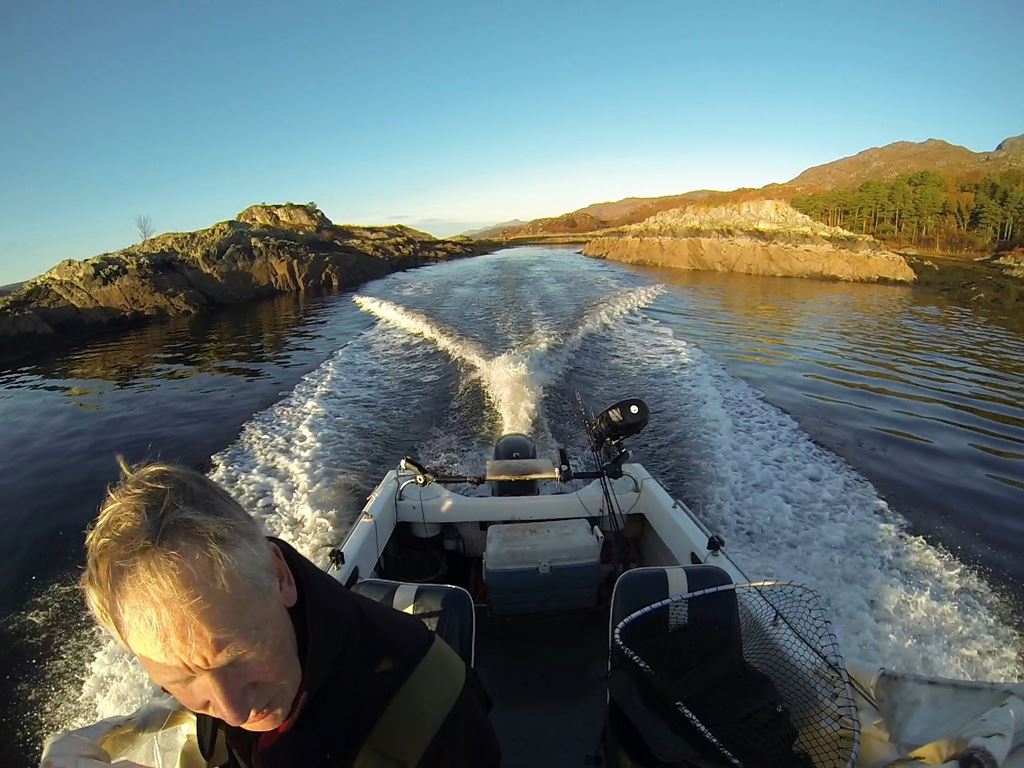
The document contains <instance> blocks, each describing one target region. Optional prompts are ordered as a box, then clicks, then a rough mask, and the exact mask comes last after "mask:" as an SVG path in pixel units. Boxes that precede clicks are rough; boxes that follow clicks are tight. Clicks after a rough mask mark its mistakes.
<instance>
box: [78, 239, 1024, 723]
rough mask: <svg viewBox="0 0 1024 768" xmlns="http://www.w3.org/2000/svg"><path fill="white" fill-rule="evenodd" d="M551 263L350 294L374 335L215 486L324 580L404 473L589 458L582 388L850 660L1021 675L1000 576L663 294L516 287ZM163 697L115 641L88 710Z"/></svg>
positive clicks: (589, 278)
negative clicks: (403, 465)
mask: <svg viewBox="0 0 1024 768" xmlns="http://www.w3.org/2000/svg"><path fill="white" fill-rule="evenodd" d="M546 255H547V254H545V253H544V252H540V253H539V256H538V255H536V254H535V255H531V254H529V253H527V254H525V255H523V254H521V253H516V254H514V255H510V256H506V257H502V258H504V259H505V260H504V261H502V260H500V259H499V257H498V256H497V255H496V256H494V257H481V258H480V259H479V260H474V262H473V263H472V265H468V266H467V265H459V268H460V269H463V270H476V271H464V272H460V273H459V275H460V280H459V281H449V276H450V275H451V274H452V273H451V272H450V271H446V270H449V269H454V267H453V266H452V265H443V266H441V267H437V268H434V267H431V268H429V269H428V270H423V271H421V272H420V273H419V274H406V275H398V276H392V277H390V278H386V279H384V280H382V281H380V282H378V283H377V284H375V286H374V293H375V294H377V295H375V296H370V295H366V294H364V295H360V296H357V297H355V298H354V301H355V302H356V304H357V305H358V306H359V307H360V309H361V310H363V311H364V312H366V313H368V314H370V315H372V316H373V317H375V318H377V319H378V320H379V322H378V323H376V324H375V325H374V326H372V327H371V328H369V329H368V330H366V331H365V332H364V333H363V334H362V335H361V336H359V337H357V338H356V339H354V340H353V341H352V342H351V343H349V344H348V345H347V346H345V347H343V348H342V349H340V350H338V351H337V352H336V353H335V354H334V355H333V356H332V357H331V358H329V359H328V360H327V361H325V362H324V364H323V365H322V366H321V367H320V368H318V369H317V370H315V371H313V372H311V373H310V374H308V375H307V376H306V377H305V378H304V379H303V380H302V381H301V382H300V383H299V384H298V386H296V387H295V389H294V390H292V391H291V392H290V393H286V394H285V395H284V397H283V399H282V400H281V401H280V402H278V403H277V404H276V405H274V406H272V407H271V408H269V409H267V410H265V411H263V412H261V413H258V414H256V415H255V416H254V417H253V418H252V419H251V420H250V421H249V422H248V423H247V424H246V426H245V427H244V428H243V430H242V433H241V434H240V436H239V437H238V439H237V440H236V441H235V442H234V443H233V444H232V445H230V446H229V447H228V448H226V449H225V450H224V451H222V452H221V453H219V454H217V455H216V456H214V457H213V464H214V466H213V471H212V477H213V478H214V479H216V480H218V481H219V482H221V483H223V484H224V485H225V486H226V487H227V488H228V489H229V490H230V491H231V492H232V493H233V494H235V495H236V497H237V498H239V500H240V501H241V502H242V503H243V504H244V505H245V506H246V507H247V508H248V509H250V510H252V511H253V512H254V513H255V514H256V515H257V516H258V517H259V518H260V519H261V521H262V522H263V524H264V526H265V527H266V529H267V531H268V532H269V533H271V534H274V535H279V536H281V537H283V538H285V539H287V540H289V541H290V542H291V543H293V544H294V545H295V546H296V547H297V548H298V549H299V550H300V551H302V552H303V553H304V554H306V555H307V556H309V557H310V558H312V559H313V560H314V561H316V562H318V563H320V564H325V563H326V559H327V551H328V549H329V548H330V547H332V546H336V545H337V544H338V542H340V541H341V540H342V539H343V537H344V535H345V533H346V532H347V530H348V528H349V526H350V524H351V521H352V519H353V518H354V516H355V515H356V514H358V511H359V509H360V508H361V507H362V502H363V499H364V497H365V495H366V493H367V492H368V491H369V490H370V489H371V488H373V486H374V485H375V484H376V482H377V481H378V480H379V478H380V476H381V474H382V473H383V471H384V470H385V469H386V468H388V467H392V466H394V465H395V463H396V462H397V460H398V459H399V458H401V456H403V455H416V456H418V457H419V458H420V459H422V460H424V461H425V462H427V463H429V464H434V465H438V466H445V467H453V466H462V467H464V468H465V471H477V468H478V467H479V466H480V465H481V464H482V462H483V461H484V460H485V458H486V455H487V453H488V451H489V450H490V448H491V446H492V445H493V441H494V439H495V438H496V437H497V436H498V435H499V434H501V433H504V432H510V431H521V432H527V433H530V434H533V435H534V436H536V437H538V438H539V439H538V444H539V448H540V449H541V450H542V451H549V450H550V449H551V448H553V446H555V445H558V444H561V445H566V446H567V447H569V448H570V450H571V451H577V452H578V451H579V450H581V449H582V448H584V447H585V446H584V443H583V441H582V438H581V434H580V432H579V429H578V428H577V427H576V425H577V424H578V422H577V420H576V417H575V402H574V400H573V399H572V397H571V394H570V393H571V392H572V391H573V390H579V391H581V392H584V393H585V394H586V395H587V396H588V399H589V400H590V401H591V402H592V403H594V404H595V405H606V404H608V403H611V402H613V401H615V400H617V399H620V398H621V397H623V396H625V395H638V396H642V397H644V399H645V400H647V402H648V404H649V405H650V406H651V412H652V418H651V423H650V426H649V427H648V429H647V430H646V431H645V432H644V435H643V438H642V439H641V440H638V441H637V445H636V449H637V454H638V458H639V459H640V460H641V461H643V463H644V464H645V465H646V466H647V467H648V468H649V469H650V470H651V472H652V474H655V475H656V476H658V477H659V479H661V480H662V481H663V482H664V483H665V484H666V486H667V487H669V488H670V489H672V490H673V491H674V492H675V493H676V494H677V495H679V496H681V497H682V498H684V500H686V501H687V503H688V504H690V505H691V506H692V507H693V508H694V509H695V511H696V512H697V513H698V514H699V515H700V516H701V517H702V518H703V519H704V520H705V521H706V522H707V524H708V525H709V526H710V527H711V528H713V529H715V530H717V531H719V532H721V533H722V534H723V535H724V536H725V538H726V541H727V543H728V545H729V551H730V553H731V554H732V556H733V557H734V559H736V561H737V562H738V563H739V564H740V565H741V566H742V567H743V568H744V569H745V570H746V572H747V573H748V574H749V575H750V577H751V578H755V579H760V578H782V579H792V580H795V581H799V582H802V583H806V584H808V585H811V586H813V587H814V588H815V589H817V590H818V591H820V592H821V593H822V594H823V596H824V597H825V599H826V600H827V601H828V602H829V604H830V606H831V608H832V610H833V612H834V617H835V626H836V629H837V630H838V633H839V635H840V638H841V641H842V643H843V645H844V648H845V650H846V653H847V655H848V656H849V657H850V658H860V659H863V660H865V661H876V662H883V663H885V664H886V665H888V666H892V667H893V668H899V669H902V670H906V671H916V672H921V673H928V674H939V675H946V676H950V677H968V678H973V679H1015V678H1019V677H1020V676H1021V675H1022V672H1024V670H1022V668H1021V661H1020V649H1021V642H1020V638H1019V636H1018V634H1017V633H1016V631H1015V630H1013V629H1011V628H1010V627H1009V626H1008V625H1007V624H1005V623H1003V621H1001V619H1000V618H999V616H1000V615H1001V613H1002V610H1003V606H1002V604H1001V603H1000V601H999V599H998V598H997V596H996V595H995V594H994V593H993V591H992V590H991V588H990V587H989V586H988V585H987V584H986V583H985V581H984V579H982V578H981V577H980V576H979V575H978V574H977V573H976V572H974V571H973V570H971V569H969V568H967V567H966V566H964V565H963V564H961V563H960V562H959V561H957V560H956V558H954V557H953V556H952V555H950V554H948V553H947V552H945V551H943V550H941V549H939V548H936V547H934V546H931V545H929V544H928V543H927V542H925V541H924V540H923V539H921V538H920V537H916V536H913V535H909V534H908V533H907V532H906V523H905V521H904V520H903V519H902V518H901V517H900V516H899V515H898V514H896V513H895V512H894V511H893V510H891V509H889V508H888V506H887V505H886V504H885V502H884V501H883V500H882V499H881V498H880V497H879V495H878V493H877V492H876V490H875V489H874V488H873V487H872V485H871V484H870V483H869V482H868V481H867V480H866V479H865V478H864V477H863V476H861V475H860V474H859V473H858V472H857V471H856V470H854V469H853V468H852V467H850V466H849V465H848V464H846V463H845V462H844V461H843V460H842V459H841V458H839V457H838V456H836V455H835V454H833V453H831V452H829V451H827V450H825V449H823V448H822V447H820V446H818V445H817V444H815V443H814V441H813V440H812V439H811V437H810V436H809V435H808V434H807V433H806V432H804V431H803V429H801V427H800V425H799V424H798V423H797V422H796V421H795V420H794V419H793V418H791V417H790V416H789V415H787V414H786V413H785V412H783V411H781V410H779V409H778V408H776V407H774V406H772V405H770V404H769V403H766V402H765V401H764V399H763V397H762V396H761V394H760V393H759V392H758V391H756V390H755V389H753V388H752V387H750V386H749V385H747V384H746V383H745V382H743V381H741V380H739V379H736V378H734V377H731V376H730V375H729V374H728V373H727V372H726V371H725V369H724V368H723V367H722V365H721V364H720V363H719V362H718V361H717V360H715V359H714V358H713V357H711V356H710V355H708V354H706V353H705V352H704V351H703V350H701V349H700V348H699V347H698V346H696V345H694V344H693V343H690V342H688V341H686V340H683V339H680V338H677V337H676V335H675V334H674V333H673V331H672V329H671V328H669V327H668V326H667V325H665V324H662V323H660V322H658V321H657V320H656V319H654V317H653V315H656V314H657V308H656V307H653V308H651V304H652V303H654V302H655V301H656V300H657V299H658V298H659V297H661V296H663V294H664V291H665V289H664V288H663V287H661V286H651V285H637V282H638V278H637V277H636V276H635V275H632V274H631V273H629V272H627V271H625V270H622V269H620V268H617V267H613V266H608V265H605V264H602V263H593V262H589V261H587V262H583V261H571V260H569V259H560V260H554V263H553V264H551V265H550V266H549V262H545V263H544V264H545V269H547V270H548V276H549V278H550V279H549V280H548V282H547V283H545V284H540V283H538V282H537V281H527V280H526V279H524V277H523V274H517V273H516V272H515V270H516V269H519V270H526V271H529V270H535V269H537V265H538V264H540V263H541V262H542V260H543V259H544V257H545V256H546ZM435 269H436V270H437V271H436V272H435V271H433V270H435ZM558 270H562V271H560V272H559V271H558ZM584 271H585V274H580V273H581V272H584ZM502 280H504V281H505V282H504V283H502V282H501V281H502ZM431 281H433V282H431ZM495 286H497V289H500V290H502V291H504V292H505V293H506V294H507V295H503V297H502V303H503V304H504V305H507V306H517V307H520V308H521V309H522V308H525V314H526V316H525V317H521V318H518V322H512V321H510V320H509V318H508V317H507V315H506V313H502V312H497V311H495V310H494V308H493V307H489V306H485V305H484V304H483V302H481V301H480V299H479V297H480V296H481V295H483V292H484V291H486V290H491V289H492V288H494V287H495ZM497 289H496V290H497ZM381 294H383V295H381ZM446 297H447V298H446ZM474 297H475V303H474ZM416 302H419V303H420V307H417V306H410V304H415V303H416ZM446 302H447V303H446ZM424 308H430V309H424ZM645 310H646V311H645ZM148 690H149V689H148V686H147V684H146V683H145V678H144V676H143V675H142V673H141V671H140V670H139V668H138V667H137V666H135V665H134V663H133V662H131V661H130V660H129V659H128V658H127V657H126V656H125V655H124V654H123V653H122V652H121V651H120V650H119V649H118V648H117V647H116V646H115V645H113V644H110V645H106V644H104V645H103V646H102V647H101V648H100V649H99V650H98V652H97V653H96V656H95V659H94V661H93V662H92V664H91V667H90V671H89V673H88V675H87V679H86V682H85V685H84V688H83V690H82V694H81V696H82V699H83V701H86V702H88V703H89V707H88V708H89V709H92V710H94V712H91V713H90V715H91V717H92V718H93V719H95V718H96V717H105V716H108V715H111V714H115V713H118V712H123V711H126V710H129V709H131V708H132V707H133V705H135V704H137V703H140V702H141V701H143V700H144V699H145V698H146V697H147V696H148Z"/></svg>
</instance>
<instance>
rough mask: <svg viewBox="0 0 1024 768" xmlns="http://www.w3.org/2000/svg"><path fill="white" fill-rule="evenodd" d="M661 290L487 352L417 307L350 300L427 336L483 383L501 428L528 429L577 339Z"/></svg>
mask: <svg viewBox="0 0 1024 768" xmlns="http://www.w3.org/2000/svg"><path fill="white" fill-rule="evenodd" d="M663 291H664V288H663V287H662V286H657V285H656V286H646V287H642V288H634V289H633V290H629V291H625V292H623V293H621V294H618V295H616V296H615V297H614V298H612V299H609V300H607V301H601V302H600V303H598V304H596V305H595V306H593V307H592V308H591V309H589V310H588V311H587V312H585V313H584V315H583V317H582V318H581V319H580V321H579V322H578V323H577V325H576V327H575V328H574V329H573V331H572V332H571V333H569V334H568V335H566V336H564V337H563V336H559V335H556V334H554V333H551V332H539V333H536V334H534V336H533V337H532V338H531V339H530V341H529V342H528V343H526V344H524V345H522V346H520V347H516V348H513V349H510V350H508V351H506V352H503V353H502V354H500V355H497V356H493V357H492V356H489V355H488V354H487V353H486V352H485V351H484V350H483V349H482V348H481V347H480V345H479V344H477V343H476V342H474V341H472V340H469V339H465V338H463V337H462V336H460V335H459V334H458V333H456V332H455V331H452V330H450V329H448V328H445V327H443V326H442V325H441V324H439V323H437V322H435V321H433V320H431V319H430V318H428V317H427V316H426V315H423V314H420V313H419V312H415V311H413V310H410V309H407V308H405V307H402V306H400V305H398V304H394V303H392V302H390V301H387V300H386V299H379V298H372V297H369V296H356V297H354V299H353V300H354V301H355V303H356V304H357V305H358V306H359V307H360V309H362V310H363V311H365V312H368V313H370V314H372V315H374V316H375V317H377V318H378V319H380V320H381V321H383V322H385V323H387V324H389V325H391V326H393V327H395V328H398V329H401V330H403V331H406V332H407V333H410V334H413V335H415V336H419V337H422V338H424V339H426V340H427V341H430V342H431V343H432V344H434V345H435V346H437V347H438V349H440V350H442V351H444V352H445V353H446V354H448V355H449V356H450V357H452V358H453V359H455V360H458V361H461V362H463V363H466V364H467V365H468V366H469V367H470V374H471V375H472V376H474V377H475V378H477V379H479V380H480V381H481V383H482V384H483V386H484V388H485V390H486V392H487V396H488V398H489V400H490V401H491V404H492V405H493V406H494V408H495V410H496V411H497V413H498V416H499V418H500V419H501V428H502V432H503V433H507V432H524V433H527V434H533V433H534V432H535V431H536V426H537V425H536V421H537V416H538V412H537V409H538V407H539V405H540V403H541V402H542V401H543V394H544V389H545V387H547V386H548V385H549V384H550V383H551V382H552V381H554V380H555V379H557V378H558V377H559V376H560V375H561V374H562V373H563V372H564V370H565V367H566V366H567V365H568V364H569V362H570V361H571V360H572V358H573V355H574V354H575V353H576V351H577V350H578V349H579V346H580V344H581V343H582V342H583V340H584V339H585V338H586V337H587V336H588V335H590V334H592V333H595V332H598V331H600V330H602V329H604V328H606V327H608V326H610V325H612V324H613V323H614V322H615V321H616V320H618V319H620V318H622V317H623V316H625V315H628V314H630V313H631V312H634V311H636V310H637V309H641V308H643V307H645V306H647V305H648V304H650V303H651V302H653V301H654V300H655V299H657V298H658V296H660V295H661V294H662V292H663Z"/></svg>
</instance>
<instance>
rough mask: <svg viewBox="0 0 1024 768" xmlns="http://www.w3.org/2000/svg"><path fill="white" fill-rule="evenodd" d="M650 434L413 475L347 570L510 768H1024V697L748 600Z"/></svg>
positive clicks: (194, 760) (615, 426)
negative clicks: (448, 677)
mask: <svg viewBox="0 0 1024 768" xmlns="http://www.w3.org/2000/svg"><path fill="white" fill-rule="evenodd" d="M581 406H582V401H581ZM649 418H650V414H649V411H648V408H647V406H646V404H645V403H644V402H643V401H642V400H640V399H637V398H629V399H626V400H623V401H620V402H618V403H616V404H614V405H613V406H611V407H610V408H608V409H606V410H604V411H602V412H601V413H600V414H598V415H597V416H592V415H590V414H589V412H587V411H586V410H585V408H584V429H585V431H586V433H587V436H588V440H589V444H590V453H589V456H588V457H587V458H588V460H589V463H588V466H589V468H588V469H580V468H579V466H578V460H577V466H575V467H574V466H573V462H572V461H571V460H570V457H569V455H568V453H567V452H566V451H565V450H560V451H559V452H558V456H557V457H555V458H554V459H551V458H542V457H538V456H537V452H536V448H535V446H534V443H533V441H532V440H531V439H530V438H529V437H528V436H527V435H524V434H518V433H514V434H508V435H504V436H502V437H501V438H500V439H499V440H498V442H497V443H496V445H495V449H494V457H493V459H492V460H491V461H488V462H487V465H486V471H485V473H484V474H483V475H480V476H468V475H452V474H446V473H445V472H443V471H439V470H435V469H432V468H430V467H427V466H425V465H424V464H422V463H421V462H419V461H417V460H415V459H414V458H406V459H403V460H402V461H401V463H400V464H399V466H398V467H396V468H394V469H392V470H390V471H388V472H387V473H386V474H385V475H384V477H383V479H382V480H381V481H380V482H379V484H378V485H377V487H376V488H375V489H374V490H373V492H372V493H371V494H370V496H369V498H368V499H367V502H366V505H365V506H364V507H363V509H362V512H361V513H360V515H359V516H358V518H357V519H356V520H355V522H354V524H353V526H352V527H351V529H350V530H349V532H348V534H347V537H346V538H345V540H344V541H343V542H341V543H340V546H338V547H337V548H336V549H334V550H332V552H331V555H330V561H331V563H330V566H329V569H330V570H331V572H332V574H333V575H334V577H335V578H336V579H338V580H339V581H340V582H342V583H344V584H345V585H346V586H348V587H349V588H350V589H352V590H354V591H356V592H359V593H361V594H363V595H366V596H368V597H370V598H372V599H375V600H378V601H380V602H384V603H386V604H388V605H390V606H392V607H393V608H395V609H396V610H401V611H404V612H406V613H410V614H412V615H415V616H417V617H419V618H420V619H422V620H423V621H424V622H425V623H426V624H427V625H428V626H429V627H430V628H431V629H432V630H433V631H435V632H436V633H437V634H438V635H439V636H441V637H443V638H444V639H445V640H446V641H447V642H448V644H449V645H450V646H451V647H452V648H453V649H454V650H455V651H456V652H457V653H458V654H460V655H461V656H462V658H463V659H464V660H465V661H466V663H467V664H469V665H470V666H472V667H473V668H474V669H475V670H476V672H477V674H478V675H479V677H480V678H481V680H482V682H483V684H484V686H485V688H486V690H487V691H488V693H489V695H490V697H491V699H492V701H493V710H492V719H493V722H494V724H495V728H496V730H497V733H498V737H499V741H500V743H501V747H502V753H503V765H506V766H510V767H512V768H519V767H520V766H566V767H569V766H608V767H609V768H664V767H665V766H695V767H697V766H700V767H705V766H706V767H709V768H719V767H720V766H745V767H747V768H762V767H771V766H816V767H820V766H829V767H830V768H831V767H835V768H841V767H843V766H847V767H850V768H852V767H853V766H861V767H862V768H876V767H880V766H896V765H948V766H986V767H987V766H1024V749H1019V747H1020V745H1021V743H1022V742H1024V685H1022V684H1020V683H1017V682H1006V683H982V682H972V681H964V680H946V679H941V678H934V677H923V676H919V675H914V674H906V673H900V672H898V671H891V670H887V669H885V668H884V667H882V666H880V665H879V664H877V663H875V664H868V663H864V662H863V661H859V662H854V661H851V660H847V659H845V658H844V656H843V654H842V652H841V649H840V647H839V643H838V641H837V639H836V636H835V634H834V633H833V630H832V628H831V624H830V621H829V618H828V614H827V610H826V608H825V607H824V603H823V601H822V600H821V598H820V597H819V596H818V595H817V594H816V593H815V592H814V590H813V585H801V584H794V583H790V582H785V581H765V580H752V579H750V578H749V577H748V576H747V574H745V573H744V572H743V570H742V569H741V568H740V567H739V566H738V565H737V563H736V562H735V561H734V560H733V558H732V557H731V556H730V553H729V549H728V547H727V545H726V542H725V541H724V540H723V538H722V537H721V536H720V535H718V534H717V533H716V532H714V531H712V530H709V529H708V528H707V527H706V526H705V525H704V523H702V521H701V520H700V519H699V518H698V517H697V516H696V515H695V514H694V513H693V511H692V510H691V509H689V508H688V507H687V505H686V504H685V503H683V502H682V501H680V500H678V499H676V498H673V497H672V495H671V494H670V493H669V492H668V491H667V490H666V489H665V487H664V486H663V485H662V484H661V483H659V482H658V480H657V479H656V478H655V477H654V476H652V475H651V474H650V473H649V472H648V471H647V470H646V469H645V468H644V467H643V465H642V464H640V463H636V462H632V461H631V460H630V459H631V454H630V451H629V449H628V448H627V447H626V444H627V442H628V441H629V440H630V439H631V438H633V437H634V436H636V435H637V434H639V433H640V432H641V431H642V430H643V429H644V427H645V426H646V425H647V423H648V421H649ZM474 489H475V490H474ZM542 490H543V491H545V492H542ZM487 491H489V493H487ZM194 728H195V726H194V718H191V719H190V716H189V715H188V713H182V712H180V711H179V710H177V709H176V708H175V706H174V704H173V702H172V701H167V700H157V701H154V702H153V703H152V704H150V705H148V706H147V707H145V708H143V710H140V712H138V713H136V714H135V715H132V716H129V717H126V718H115V719H112V720H109V721H103V722H102V723H97V724H95V725H93V726H90V729H91V730H90V729H85V730H83V731H81V732H77V733H78V734H79V735H80V737H81V739H82V740H83V743H84V742H85V741H88V742H89V743H96V744H99V745H102V747H103V749H104V750H105V751H106V752H107V753H108V754H110V755H111V757H112V758H115V759H117V758H126V759H132V760H135V761H136V762H139V763H141V764H144V765H178V766H181V768H189V767H190V766H192V765H205V762H200V761H201V758H200V757H199V756H198V751H197V749H196V746H195V735H194ZM58 743H59V740H58ZM147 761H148V762H147ZM161 761H162V762H161Z"/></svg>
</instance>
